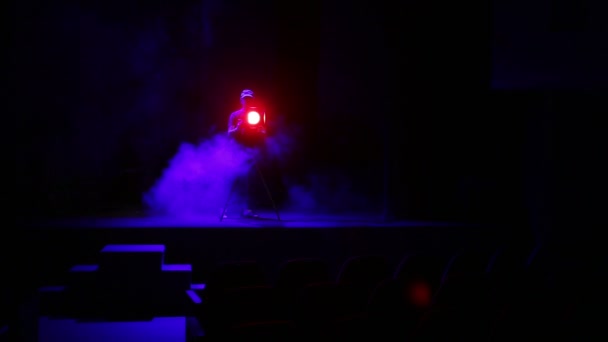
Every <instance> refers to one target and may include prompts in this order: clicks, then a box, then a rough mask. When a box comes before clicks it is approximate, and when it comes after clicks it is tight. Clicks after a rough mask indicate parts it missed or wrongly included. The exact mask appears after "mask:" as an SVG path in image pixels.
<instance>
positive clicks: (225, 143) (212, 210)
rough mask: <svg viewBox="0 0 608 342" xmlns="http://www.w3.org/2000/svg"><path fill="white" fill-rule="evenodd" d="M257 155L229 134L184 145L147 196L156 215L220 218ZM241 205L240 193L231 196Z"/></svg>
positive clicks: (147, 201) (145, 198)
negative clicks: (235, 183) (230, 193)
mask: <svg viewBox="0 0 608 342" xmlns="http://www.w3.org/2000/svg"><path fill="white" fill-rule="evenodd" d="M253 157H254V152H253V150H251V149H247V148H245V147H242V146H240V145H239V144H237V143H236V142H234V141H233V140H232V139H229V138H228V137H227V135H226V134H218V135H216V136H215V137H213V138H211V139H209V140H207V141H204V142H202V143H200V144H199V145H198V146H196V145H193V144H190V143H183V144H182V145H181V146H180V147H179V149H178V151H177V153H176V155H175V156H174V157H173V158H172V159H171V160H170V161H169V165H168V167H167V168H166V169H165V170H164V172H163V174H162V176H161V178H160V179H159V180H158V181H157V182H156V184H155V185H154V186H153V187H152V189H150V191H148V192H147V193H146V194H145V195H144V201H145V203H146V204H147V205H148V207H149V209H150V211H151V212H152V213H154V214H159V215H169V216H178V217H191V216H200V215H218V216H219V215H220V213H221V210H222V208H223V206H224V204H225V202H226V200H227V199H228V195H229V192H230V188H231V186H232V183H233V182H234V180H235V179H236V178H237V177H239V176H242V175H244V174H245V173H246V172H247V171H248V170H249V168H250V167H251V159H252V158H253ZM231 198H234V201H231V202H236V201H239V200H240V199H239V198H238V193H235V194H233V195H232V196H231Z"/></svg>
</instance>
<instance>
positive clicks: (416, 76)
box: [9, 0, 608, 239]
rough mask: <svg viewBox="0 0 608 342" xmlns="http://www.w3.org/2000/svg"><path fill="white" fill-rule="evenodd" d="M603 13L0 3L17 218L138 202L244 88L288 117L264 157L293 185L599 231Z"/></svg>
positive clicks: (426, 209) (575, 7) (556, 7)
mask: <svg viewBox="0 0 608 342" xmlns="http://www.w3.org/2000/svg"><path fill="white" fill-rule="evenodd" d="M603 7H604V8H603ZM602 10H605V5H603V2H602V1H600V0H586V1H580V0H576V1H575V0H561V1H549V0H544V1H541V0H535V1H506V0H501V1H498V0H497V1H469V2H465V3H463V2H454V1H405V2H389V1H369V2H368V1H361V2H357V3H353V2H350V1H337V0H336V1H323V2H321V1H306V2H297V3H292V2H288V1H278V0H277V1H271V0H259V1H219V0H212V1H200V0H196V1H195V0H189V1H173V2H169V1H158V0H150V1H132V0H123V1H82V2H78V1H52V2H36V1H22V2H18V3H14V4H13V12H11V13H12V19H13V20H12V21H11V24H12V30H11V37H10V38H11V39H10V41H9V43H10V50H9V52H10V55H9V56H10V58H11V64H10V68H9V71H10V76H11V77H10V78H9V80H10V85H11V87H10V91H11V92H10V93H9V95H10V96H9V97H10V98H9V100H11V101H9V103H11V107H10V108H11V110H10V111H9V115H12V116H14V117H15V118H16V122H17V129H16V133H17V134H16V139H15V141H16V145H17V147H16V162H15V164H16V179H15V180H16V182H14V184H16V189H17V195H16V197H15V198H16V200H15V201H14V204H15V205H16V208H17V211H16V214H17V216H18V218H23V217H29V218H32V217H46V216H72V215H90V214H101V213H105V212H111V211H121V210H124V211H125V212H128V211H129V210H134V209H137V208H139V207H140V206H141V194H142V193H143V192H144V191H146V190H147V189H149V188H150V186H152V184H153V183H154V181H155V180H156V179H158V177H159V176H160V174H161V172H162V170H163V169H164V167H166V163H167V161H168V160H169V159H170V158H171V157H172V156H173V155H174V154H175V152H176V149H177V147H178V146H179V144H180V143H182V142H192V143H196V142H198V141H200V140H201V139H205V138H206V137H210V136H212V135H213V134H215V133H217V132H219V131H222V130H224V129H225V125H226V120H227V116H228V115H229V113H230V112H231V111H232V110H235V109H237V108H238V106H239V103H238V94H239V92H240V91H241V90H242V89H243V88H246V87H247V88H251V89H254V90H255V91H256V93H257V94H258V95H260V96H261V97H263V98H264V99H266V100H267V101H266V102H267V106H268V112H269V113H273V114H274V115H275V117H280V118H281V119H282V120H284V121H285V123H286V125H287V126H290V127H294V126H295V127H298V128H299V129H300V132H301V135H300V136H299V138H298V143H297V148H296V149H295V152H294V153H292V154H290V155H288V156H286V157H285V161H284V163H283V164H282V170H281V172H283V174H286V175H289V177H291V178H292V179H299V178H302V179H304V178H306V177H307V175H311V174H314V175H316V176H317V177H322V176H323V177H326V179H327V182H329V183H331V182H334V181H336V180H337V179H339V180H341V181H344V180H346V183H348V184H352V189H353V191H354V192H357V193H360V194H362V195H363V196H365V198H366V199H367V200H368V201H367V202H366V203H367V204H366V206H367V208H368V209H370V210H373V211H376V212H378V213H381V214H383V215H384V216H385V217H387V218H408V219H433V220H458V221H469V222H492V223H497V224H506V225H511V226H513V227H514V229H519V230H520V231H521V232H522V233H530V232H532V233H534V234H535V236H536V237H537V238H548V237H559V238H564V239H570V238H573V237H574V236H576V237H585V236H588V233H591V232H593V231H594V230H595V229H598V228H601V227H602V226H605V224H604V223H603V222H604V221H603V220H604V219H603V217H602V216H601V214H602V213H603V212H604V206H603V202H602V200H601V198H603V197H604V196H605V192H604V191H603V187H602V186H601V185H603V184H604V178H605V176H604V174H605V167H604V166H603V165H604V164H605V163H604V162H605V160H604V159H605V156H606V153H605V152H606V150H605V147H604V145H605V140H606V139H605V134H604V131H605V129H604V126H603V125H601V124H600V123H601V122H602V121H603V119H604V117H605V115H606V113H608V110H606V99H605V97H604V96H605V93H604V90H605V88H606V84H607V82H606V80H607V79H608V77H607V73H606V70H607V67H606V61H607V60H608V58H607V57H608V56H607V49H606V42H607V41H608V40H607V39H606V36H605V34H606V26H605V25H606V22H607V21H608V20H607V18H606V15H605V12H604V11H602ZM10 183H13V182H12V181H11V182H10ZM284 197H285V196H283V198H284ZM321 203H324V202H322V201H321ZM325 204H327V205H329V203H325ZM341 209H344V208H341Z"/></svg>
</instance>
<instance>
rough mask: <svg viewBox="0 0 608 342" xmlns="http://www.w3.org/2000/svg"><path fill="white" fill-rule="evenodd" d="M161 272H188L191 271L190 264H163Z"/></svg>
mask: <svg viewBox="0 0 608 342" xmlns="http://www.w3.org/2000/svg"><path fill="white" fill-rule="evenodd" d="M162 270H163V272H190V271H192V265H186V264H184V265H163V266H162Z"/></svg>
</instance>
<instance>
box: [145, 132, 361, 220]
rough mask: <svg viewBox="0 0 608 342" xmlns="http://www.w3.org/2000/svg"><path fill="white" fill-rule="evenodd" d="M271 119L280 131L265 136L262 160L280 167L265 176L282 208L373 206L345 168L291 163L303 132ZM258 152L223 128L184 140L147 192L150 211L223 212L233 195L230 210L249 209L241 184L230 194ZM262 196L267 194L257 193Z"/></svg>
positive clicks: (188, 215)
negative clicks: (194, 141) (204, 137)
mask: <svg viewBox="0 0 608 342" xmlns="http://www.w3.org/2000/svg"><path fill="white" fill-rule="evenodd" d="M273 124H274V126H275V129H276V133H275V134H273V135H272V136H270V137H268V138H267V140H266V144H265V146H266V148H265V150H264V151H265V152H264V153H263V159H262V163H266V166H268V165H274V166H273V167H274V168H275V170H274V171H276V172H272V173H271V175H270V176H271V177H275V179H269V178H271V177H268V176H269V174H268V173H266V174H265V178H266V182H267V184H268V185H269V187H270V188H271V192H272V193H273V197H274V199H275V202H276V201H277V199H278V198H282V201H280V208H279V209H280V210H281V211H284V212H285V211H286V212H291V211H297V212H300V213H304V212H306V213H319V212H340V211H342V212H344V211H354V210H357V211H360V210H365V209H366V208H369V205H370V203H369V201H368V199H367V198H366V196H362V195H360V194H358V192H357V189H356V188H357V187H356V186H355V184H353V183H354V182H353V180H352V178H351V177H350V175H348V174H345V173H344V170H326V169H318V168H317V169H313V168H301V167H295V168H290V167H289V166H293V165H294V164H291V163H293V161H294V160H295V159H297V158H298V155H299V153H300V148H301V147H302V146H299V145H298V144H297V142H298V141H299V139H298V137H299V136H300V134H301V132H300V131H298V130H297V129H296V128H295V127H289V126H288V125H286V124H285V123H284V122H283V121H281V120H279V121H277V122H274V123H273ZM256 153H257V152H256V151H255V150H253V149H249V148H246V147H243V146H241V145H240V144H238V143H236V142H235V141H234V140H232V139H230V138H229V137H228V136H227V135H226V134H225V133H219V134H216V135H215V136H213V137H212V138H210V139H207V140H205V141H202V142H201V143H199V144H198V145H195V144H191V143H183V144H182V145H181V146H180V147H179V149H178V150H177V153H176V154H175V155H174V157H172V159H171V160H170V161H169V162H168V166H167V168H166V169H165V170H164V172H163V173H162V175H161V177H160V178H159V179H158V180H157V182H156V183H155V185H154V186H153V187H152V188H151V189H150V190H149V191H148V192H147V193H145V194H144V201H145V204H146V205H147V206H148V208H149V211H150V213H152V214H156V215H168V216H173V217H180V218H191V217H202V216H209V215H213V216H216V217H219V215H220V214H221V211H222V208H223V207H224V205H225V204H226V202H227V200H228V197H229V196H230V205H229V206H228V211H227V213H228V214H229V216H230V215H234V213H236V212H240V210H242V209H244V208H245V207H244V206H245V198H243V195H242V192H241V191H238V189H235V190H234V191H233V192H232V193H230V191H231V187H232V186H233V183H234V181H235V180H236V179H237V177H240V176H244V175H245V174H246V173H247V172H249V171H250V170H251V167H252V160H253V158H256V157H259V156H260V155H257V154H256ZM269 161H270V163H269ZM290 164H291V165H290ZM295 165H299V164H295ZM271 168H272V167H271ZM294 169H295V170H294ZM287 170H291V171H287ZM266 171H268V170H266ZM277 184H278V185H277ZM280 193H282V194H283V196H282V197H281V196H279V195H280ZM258 196H260V197H263V196H266V194H265V193H264V192H258ZM266 209H271V207H270V206H268V207H266Z"/></svg>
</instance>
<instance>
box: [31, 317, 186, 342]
mask: <svg viewBox="0 0 608 342" xmlns="http://www.w3.org/2000/svg"><path fill="white" fill-rule="evenodd" d="M38 337H39V338H38V341H40V342H46V341H48V342H55V341H62V342H71V341H90V342H94V341H104V342H105V341H115V342H119V341H128V342H131V341H157V342H161V341H167V342H169V341H170V342H174V341H185V340H186V318H185V317H157V318H154V319H152V320H151V321H139V322H76V320H74V319H51V318H48V317H41V318H40V320H39V324H38Z"/></svg>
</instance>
